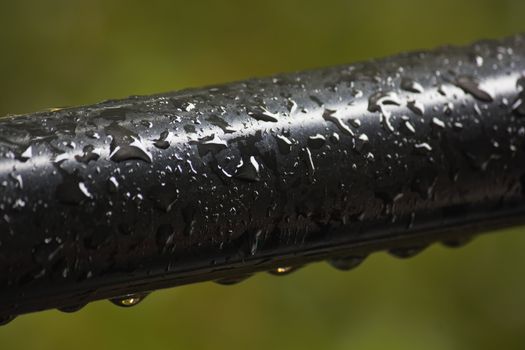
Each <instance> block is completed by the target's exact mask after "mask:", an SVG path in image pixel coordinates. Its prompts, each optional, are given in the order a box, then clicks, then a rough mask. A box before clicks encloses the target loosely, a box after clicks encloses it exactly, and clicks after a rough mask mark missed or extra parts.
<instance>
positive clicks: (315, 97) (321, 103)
mask: <svg viewBox="0 0 525 350" xmlns="http://www.w3.org/2000/svg"><path fill="white" fill-rule="evenodd" d="M310 100H312V101H314V102H315V103H316V104H317V105H318V106H319V107H323V105H324V103H323V101H321V100H320V99H319V97H317V96H310Z"/></svg>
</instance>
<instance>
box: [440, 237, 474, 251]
mask: <svg viewBox="0 0 525 350" xmlns="http://www.w3.org/2000/svg"><path fill="white" fill-rule="evenodd" d="M471 241H472V237H471V236H461V237H455V238H449V239H446V240H444V241H442V242H441V243H443V245H444V246H446V247H449V248H460V247H463V246H464V245H466V244H468V243H470V242H471Z"/></svg>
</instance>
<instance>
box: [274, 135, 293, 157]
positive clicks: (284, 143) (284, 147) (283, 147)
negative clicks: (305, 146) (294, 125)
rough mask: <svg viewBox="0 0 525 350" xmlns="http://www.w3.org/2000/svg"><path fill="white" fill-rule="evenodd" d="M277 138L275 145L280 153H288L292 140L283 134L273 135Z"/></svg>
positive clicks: (290, 149)
mask: <svg viewBox="0 0 525 350" xmlns="http://www.w3.org/2000/svg"><path fill="white" fill-rule="evenodd" d="M275 138H276V139H277V147H278V148H279V152H281V154H288V153H290V152H291V151H292V141H290V139H288V138H287V137H286V136H283V135H275Z"/></svg>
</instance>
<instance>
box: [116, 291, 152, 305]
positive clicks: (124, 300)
mask: <svg viewBox="0 0 525 350" xmlns="http://www.w3.org/2000/svg"><path fill="white" fill-rule="evenodd" d="M146 296H148V293H137V294H128V295H124V296H121V297H118V298H113V299H109V301H111V302H112V303H113V304H115V305H117V306H121V307H131V306H135V305H138V304H139V303H141V302H142V301H143V300H144V298H146Z"/></svg>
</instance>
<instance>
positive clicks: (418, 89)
mask: <svg viewBox="0 0 525 350" xmlns="http://www.w3.org/2000/svg"><path fill="white" fill-rule="evenodd" d="M401 89H403V90H405V91H409V92H414V93H418V94H420V93H422V92H423V91H424V89H423V86H421V84H419V83H418V82H417V81H414V80H413V79H410V78H403V79H401Z"/></svg>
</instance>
